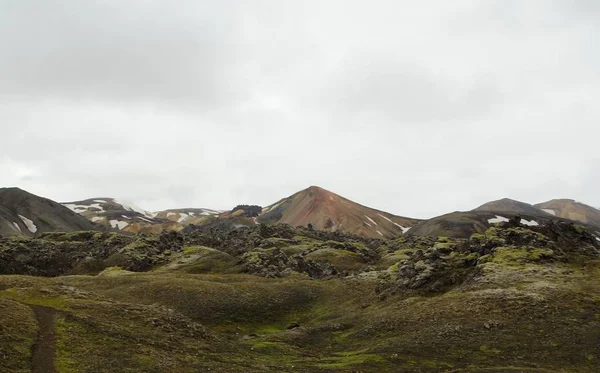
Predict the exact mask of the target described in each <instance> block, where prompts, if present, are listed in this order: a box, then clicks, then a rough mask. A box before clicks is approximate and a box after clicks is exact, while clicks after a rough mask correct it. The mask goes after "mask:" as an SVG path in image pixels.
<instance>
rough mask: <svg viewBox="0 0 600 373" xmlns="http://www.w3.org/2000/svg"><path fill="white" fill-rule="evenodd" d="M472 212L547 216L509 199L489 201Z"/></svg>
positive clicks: (522, 203) (529, 206)
mask: <svg viewBox="0 0 600 373" xmlns="http://www.w3.org/2000/svg"><path fill="white" fill-rule="evenodd" d="M473 211H492V212H502V211H510V212H513V213H515V212H516V213H524V214H533V215H538V214H547V212H546V213H544V211H542V210H541V209H539V208H537V207H535V206H533V205H530V204H528V203H525V202H521V201H516V200H514V199H510V198H503V199H499V200H497V201H491V202H487V203H485V204H483V205H481V206H479V207H477V208H476V209H473Z"/></svg>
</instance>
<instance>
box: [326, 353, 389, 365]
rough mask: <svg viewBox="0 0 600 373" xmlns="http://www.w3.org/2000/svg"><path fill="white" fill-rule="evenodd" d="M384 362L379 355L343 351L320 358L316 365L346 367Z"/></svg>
mask: <svg viewBox="0 0 600 373" xmlns="http://www.w3.org/2000/svg"><path fill="white" fill-rule="evenodd" d="M385 362H386V360H385V359H384V358H383V357H381V356H380V355H375V354H365V353H353V352H344V353H339V354H338V356H336V357H333V358H326V359H321V360H320V362H319V363H317V364H316V366H317V367H319V368H324V369H348V368H352V367H358V366H377V365H381V364H383V363H385Z"/></svg>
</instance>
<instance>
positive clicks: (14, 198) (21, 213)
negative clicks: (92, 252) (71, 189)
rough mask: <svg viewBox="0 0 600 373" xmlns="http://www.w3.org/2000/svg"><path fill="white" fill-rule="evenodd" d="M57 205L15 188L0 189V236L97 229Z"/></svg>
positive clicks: (80, 217) (94, 225)
mask: <svg viewBox="0 0 600 373" xmlns="http://www.w3.org/2000/svg"><path fill="white" fill-rule="evenodd" d="M100 229H101V227H100V226H98V225H96V224H93V223H91V222H90V221H88V220H87V219H85V218H83V217H82V216H80V215H78V214H76V213H74V212H72V211H71V210H69V209H68V208H66V207H64V206H62V205H61V204H60V203H57V202H54V201H52V200H49V199H47V198H42V197H39V196H36V195H34V194H31V193H29V192H26V191H24V190H22V189H19V188H0V235H2V236H34V235H35V234H38V233H44V232H54V231H64V232H71V231H80V230H100Z"/></svg>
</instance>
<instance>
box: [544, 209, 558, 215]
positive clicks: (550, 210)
mask: <svg viewBox="0 0 600 373" xmlns="http://www.w3.org/2000/svg"><path fill="white" fill-rule="evenodd" d="M542 211H544V212H547V213H548V214H552V215H554V216H556V211H554V210H552V209H542Z"/></svg>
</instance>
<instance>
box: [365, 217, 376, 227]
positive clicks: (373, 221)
mask: <svg viewBox="0 0 600 373" xmlns="http://www.w3.org/2000/svg"><path fill="white" fill-rule="evenodd" d="M365 218H367V219H369V221H370V222H371V223H373V224H375V225H377V223H375V220H373V219H371V218H370V217H368V216H367V215H365Z"/></svg>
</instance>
